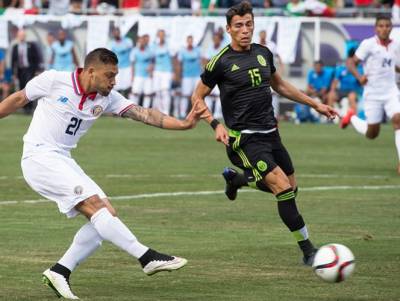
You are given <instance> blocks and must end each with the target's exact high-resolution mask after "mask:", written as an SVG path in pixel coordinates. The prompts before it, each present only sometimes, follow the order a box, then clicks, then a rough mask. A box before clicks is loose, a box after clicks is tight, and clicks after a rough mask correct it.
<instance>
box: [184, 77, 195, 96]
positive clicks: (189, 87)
mask: <svg viewBox="0 0 400 301" xmlns="http://www.w3.org/2000/svg"><path fill="white" fill-rule="evenodd" d="M198 81H199V79H198V77H183V78H182V87H181V91H182V96H192V93H193V91H194V88H195V87H196V84H197V82H198Z"/></svg>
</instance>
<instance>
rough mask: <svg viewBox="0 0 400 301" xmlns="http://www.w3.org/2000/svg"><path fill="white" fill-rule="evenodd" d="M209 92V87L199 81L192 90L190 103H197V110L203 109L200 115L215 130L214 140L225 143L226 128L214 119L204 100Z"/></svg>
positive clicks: (227, 142) (226, 138) (227, 141)
mask: <svg viewBox="0 0 400 301" xmlns="http://www.w3.org/2000/svg"><path fill="white" fill-rule="evenodd" d="M210 93H211V89H210V88H209V87H207V86H206V85H205V84H204V83H203V82H202V81H200V82H199V83H198V84H197V86H196V88H195V89H194V92H193V94H192V98H191V101H192V105H193V104H194V103H196V104H198V107H199V110H201V109H203V110H204V113H203V115H202V116H201V118H202V119H204V120H205V121H206V122H207V123H208V124H209V125H210V126H211V127H212V128H213V129H214V130H215V140H217V141H219V142H222V143H223V144H225V145H228V144H229V135H228V131H227V130H226V128H225V127H224V126H223V125H222V124H221V123H219V122H218V120H216V119H214V117H213V116H212V114H211V111H210V109H209V108H208V107H207V104H206V102H205V100H204V99H205V97H206V96H207V95H209V94H210Z"/></svg>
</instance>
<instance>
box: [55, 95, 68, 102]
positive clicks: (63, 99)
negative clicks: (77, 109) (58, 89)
mask: <svg viewBox="0 0 400 301" xmlns="http://www.w3.org/2000/svg"><path fill="white" fill-rule="evenodd" d="M57 101H59V102H62V103H67V101H68V98H67V97H65V96H60V97H59V98H58V99H57Z"/></svg>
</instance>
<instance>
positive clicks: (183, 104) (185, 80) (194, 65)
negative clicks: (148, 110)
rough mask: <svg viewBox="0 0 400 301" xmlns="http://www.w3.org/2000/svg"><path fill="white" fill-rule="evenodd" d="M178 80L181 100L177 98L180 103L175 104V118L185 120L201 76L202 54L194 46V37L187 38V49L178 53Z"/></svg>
mask: <svg viewBox="0 0 400 301" xmlns="http://www.w3.org/2000/svg"><path fill="white" fill-rule="evenodd" d="M176 73H177V75H176V78H177V79H179V78H181V79H182V80H181V94H182V96H181V98H180V101H179V98H178V97H175V99H177V100H178V101H176V102H175V104H174V109H175V111H176V113H175V116H176V117H178V118H184V116H186V114H187V111H188V105H189V101H190V96H191V95H192V93H193V90H194V88H195V86H196V83H197V81H198V78H199V76H200V74H201V53H200V48H199V47H197V46H194V45H193V36H188V37H187V38H186V47H184V48H182V49H181V50H180V51H179V52H178V56H177V68H176Z"/></svg>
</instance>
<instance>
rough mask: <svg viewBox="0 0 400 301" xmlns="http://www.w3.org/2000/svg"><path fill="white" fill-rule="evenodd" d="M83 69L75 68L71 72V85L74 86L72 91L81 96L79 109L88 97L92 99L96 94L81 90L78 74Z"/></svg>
mask: <svg viewBox="0 0 400 301" xmlns="http://www.w3.org/2000/svg"><path fill="white" fill-rule="evenodd" d="M82 71H83V69H82V68H77V69H76V70H75V71H74V72H72V74H71V76H72V86H73V87H74V91H75V93H76V94H77V95H80V96H82V97H81V101H80V102H79V110H82V109H83V104H84V103H85V101H86V100H87V99H88V98H89V99H90V100H94V99H95V98H96V96H97V92H91V93H86V92H85V90H83V88H82V86H81V84H80V83H79V79H78V76H79V74H80V73H81V72H82Z"/></svg>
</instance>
